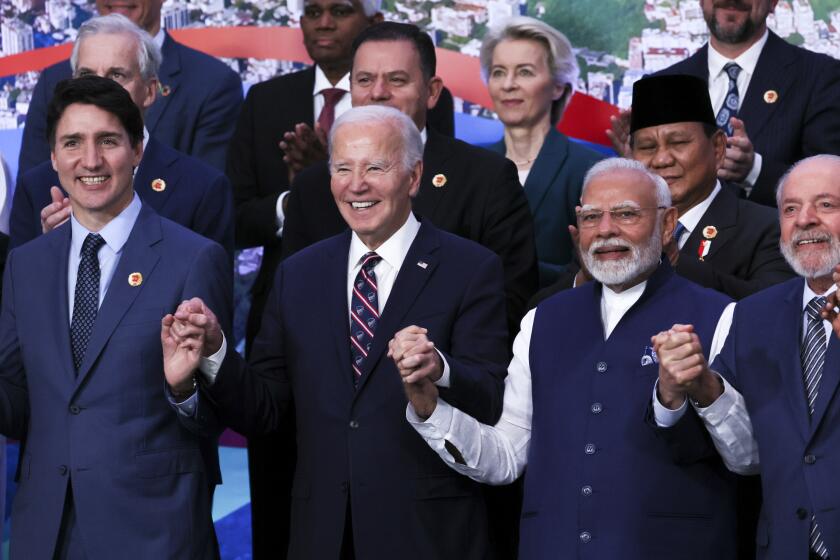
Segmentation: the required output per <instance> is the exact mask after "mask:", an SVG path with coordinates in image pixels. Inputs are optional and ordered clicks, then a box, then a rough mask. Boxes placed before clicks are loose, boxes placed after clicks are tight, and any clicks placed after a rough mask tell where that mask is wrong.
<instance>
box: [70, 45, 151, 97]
mask: <svg viewBox="0 0 840 560" xmlns="http://www.w3.org/2000/svg"><path fill="white" fill-rule="evenodd" d="M138 49H139V45H138V44H137V39H136V37H134V36H133V35H129V34H127V33H100V34H97V35H89V36H87V37H85V38H84V39H83V40H82V42H81V44H80V45H79V58H78V60H77V62H76V72H75V73H74V75H73V77H74V78H79V77H82V76H90V75H95V76H99V77H100V78H108V79H109V80H114V81H115V82H117V83H118V84H120V85H121V86H122V87H124V88H125V90H126V91H127V92H128V94H129V95H130V96H131V100H132V101H134V104H135V105H137V106H138V107H139V108H140V111H141V112H144V111H145V110H146V109H147V108H148V107H150V106H151V105H152V103H154V101H155V89H156V88H157V84H158V81H157V79H156V78H149V79H148V80H146V79H144V78H143V76H142V75H141V74H140V62H139V60H138V58H137V51H138Z"/></svg>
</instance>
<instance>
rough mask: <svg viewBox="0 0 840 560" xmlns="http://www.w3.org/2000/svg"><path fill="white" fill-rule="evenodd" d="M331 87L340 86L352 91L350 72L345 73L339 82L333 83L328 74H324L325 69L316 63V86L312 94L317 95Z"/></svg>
mask: <svg viewBox="0 0 840 560" xmlns="http://www.w3.org/2000/svg"><path fill="white" fill-rule="evenodd" d="M330 88H338V89H343V90H344V91H346V92H349V91H350V72H348V73H346V74H344V76H342V77H341V79H340V80H338V83H337V84H335V85H332V84H331V83H330V81H329V80H328V79H327V75H326V74H324V71H323V70H321V67H320V66H318V65H317V64H316V65H315V87H313V88H312V96H313V97H314V96H316V95H318V94H319V93H321V92H322V91H324V90H325V89H330Z"/></svg>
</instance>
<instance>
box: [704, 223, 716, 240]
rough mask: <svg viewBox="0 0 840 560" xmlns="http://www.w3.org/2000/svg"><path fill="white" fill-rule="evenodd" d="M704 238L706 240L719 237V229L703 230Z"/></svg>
mask: <svg viewBox="0 0 840 560" xmlns="http://www.w3.org/2000/svg"><path fill="white" fill-rule="evenodd" d="M703 237H705V238H706V239H714V238H715V237H717V228H716V227H715V226H706V227H704V228H703Z"/></svg>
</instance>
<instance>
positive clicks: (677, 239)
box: [674, 221, 685, 247]
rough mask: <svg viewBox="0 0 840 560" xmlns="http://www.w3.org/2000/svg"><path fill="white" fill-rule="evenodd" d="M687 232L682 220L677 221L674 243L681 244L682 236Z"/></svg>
mask: <svg viewBox="0 0 840 560" xmlns="http://www.w3.org/2000/svg"><path fill="white" fill-rule="evenodd" d="M684 233H685V226H684V225H683V224H682V222H680V221H678V222H677V227H675V228H674V243H676V244H677V247H679V246H680V238H681V237H682V235H683V234H684Z"/></svg>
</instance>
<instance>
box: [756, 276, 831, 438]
mask: <svg viewBox="0 0 840 560" xmlns="http://www.w3.org/2000/svg"><path fill="white" fill-rule="evenodd" d="M803 287H804V281H799V282H795V283H794V288H793V290H791V291H790V292H789V293H788V295H787V297H786V298H785V299H784V302H783V303H782V306H781V308H780V309H779V313H778V317H779V321H780V322H781V324H783V325H784V328H782V329H778V331H777V332H779V333H780V335H781V336H780V337H779V338H777V339H776V340H770V341H768V344H769V346H768V347H769V348H776V349H778V354H777V355H779V356H781V357H782V358H781V363H780V367H779V375H781V376H782V384H783V385H784V387H785V393H786V394H787V399H788V405H790V409H791V416H792V417H793V420H794V422H795V423H796V425H797V426H798V427H799V431H800V433H801V434H802V439H803V440H805V441H807V439H808V432H809V431H810V426H809V424H810V422H811V418H810V413H809V412H808V404H807V403H806V401H805V384H804V381H803V380H802V358H801V357H800V352H801V349H800V346H801V344H800V340H801V335H802V290H803ZM826 363H828V362H826Z"/></svg>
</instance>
